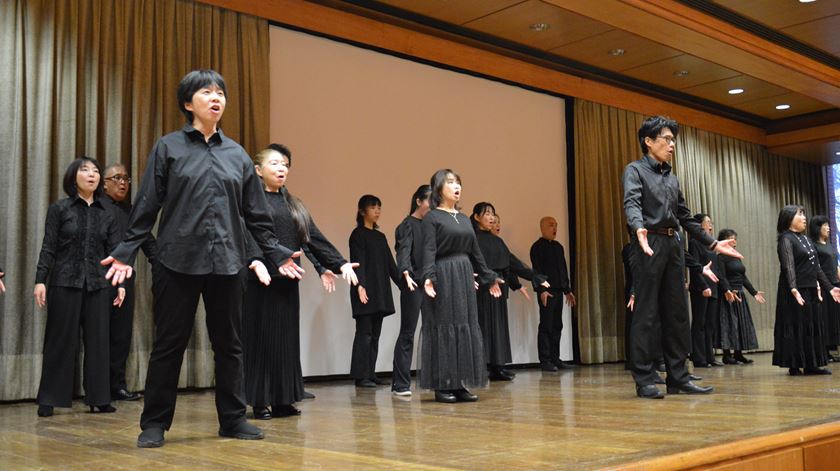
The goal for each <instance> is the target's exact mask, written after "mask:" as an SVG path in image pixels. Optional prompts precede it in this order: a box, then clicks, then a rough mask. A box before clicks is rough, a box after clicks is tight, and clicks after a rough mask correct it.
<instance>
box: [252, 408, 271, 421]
mask: <svg viewBox="0 0 840 471" xmlns="http://www.w3.org/2000/svg"><path fill="white" fill-rule="evenodd" d="M254 418H255V419H257V420H271V411H270V410H269V409H268V407H254Z"/></svg>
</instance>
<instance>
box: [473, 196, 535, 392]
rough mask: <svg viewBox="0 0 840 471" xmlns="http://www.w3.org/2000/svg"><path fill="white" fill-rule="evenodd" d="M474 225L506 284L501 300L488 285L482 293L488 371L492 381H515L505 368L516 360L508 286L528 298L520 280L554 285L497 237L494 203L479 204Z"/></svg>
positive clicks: (486, 258)
mask: <svg viewBox="0 0 840 471" xmlns="http://www.w3.org/2000/svg"><path fill="white" fill-rule="evenodd" d="M471 222H472V224H473V229H474V230H475V237H476V240H477V241H478V247H479V248H480V249H481V254H482V255H483V256H484V261H485V263H487V266H488V267H489V268H490V269H491V270H493V271H494V272H496V275H497V277H499V278H501V279H503V280H505V281H506V284H503V285H502V287H501V288H502V295H501V296H500V297H498V298H496V297H494V296H492V295H491V294H490V292H489V290H488V287H487V286H482V287H481V288H479V290H478V324H479V326H480V327H481V333H482V334H483V336H484V352H485V358H486V360H487V371H488V373H489V378H490V380H491V381H511V380H513V377H514V376H515V375H514V374H513V372H512V371H510V370H508V369H506V368H505V367H504V366H505V365H506V364H508V363H510V362H511V361H513V360H512V358H511V353H510V331H509V328H508V308H507V298H508V291H509V288H508V286H510V287H511V288H510V289H517V290H522V292H523V293H525V296H528V294H527V290H526V289H525V288H524V287H522V285H520V284H519V281H518V278H519V277H522V278H524V279H526V280H529V281H533V282H534V284H535V285H542V286H543V287H544V288H550V287H551V286H550V285H549V284H548V282H547V281H545V277H543V276H541V275H535V274H534V272H533V271H532V270H531V269H530V268H528V266H526V265H525V264H524V263H522V262H521V261H520V260H519V259H518V258H516V257H515V256H514V255H513V254H512V253H510V250H509V249H508V247H507V245H506V244H505V242H504V241H503V240H502V238H501V237H499V236H498V235H497V233H496V231H495V228H496V227H497V226H496V224H495V222H496V208H495V207H494V206H493V205H492V204H490V203H487V202H481V203H478V204H476V205H475V206H474V207H473V212H472V216H471ZM535 288H536V286H535Z"/></svg>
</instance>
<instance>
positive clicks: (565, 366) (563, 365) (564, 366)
mask: <svg viewBox="0 0 840 471" xmlns="http://www.w3.org/2000/svg"><path fill="white" fill-rule="evenodd" d="M554 365H555V366H556V367H557V369H560V370H573V369H575V368H577V365H575V364H574V363H569V362H567V361H563V360H558V361H556V362H554Z"/></svg>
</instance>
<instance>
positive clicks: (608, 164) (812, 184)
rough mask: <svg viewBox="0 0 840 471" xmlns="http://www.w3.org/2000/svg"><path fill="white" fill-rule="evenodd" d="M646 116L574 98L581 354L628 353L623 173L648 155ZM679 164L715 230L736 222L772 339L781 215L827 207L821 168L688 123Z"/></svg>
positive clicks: (765, 344)
mask: <svg viewBox="0 0 840 471" xmlns="http://www.w3.org/2000/svg"><path fill="white" fill-rule="evenodd" d="M644 119H645V116H643V115H641V114H638V113H633V112H630V111H625V110H620V109H617V108H613V107H610V106H605V105H600V104H597V103H593V102H589V101H586V100H575V103H574V140H575V197H576V211H577V221H576V223H577V226H576V227H575V231H576V232H575V233H576V237H577V266H578V269H577V280H576V286H577V291H578V303H579V304H578V319H579V338H580V351H581V360H582V361H583V362H584V363H602V362H610V361H619V360H623V359H624V306H623V301H624V291H623V290H624V270H623V267H622V261H621V248H622V247H623V245H624V244H625V243H626V242H627V240H628V235H627V231H626V229H625V224H626V222H625V218H624V209H623V202H622V198H623V194H622V186H621V175H622V172H623V170H624V167H625V166H626V165H627V164H628V163H630V162H631V161H633V160H636V159H638V158H639V157H640V156H641V149H640V147H639V142H638V138H637V134H636V133H637V131H638V129H639V126H641V124H642V122H643V121H644ZM676 149H677V150H676V155H675V157H674V168H675V172H676V174H677V176H678V177H679V179H680V185H681V188H682V191H683V195H684V196H685V199H686V201H687V203H688V207H689V208H691V209H692V211H694V212H695V213H699V212H703V213H708V214H710V215H711V216H712V219H713V221H714V224H715V231H716V232H717V231H718V230H720V229H723V228H731V229H735V230H736V231H737V232H738V250H740V251H741V253H743V254H744V256H745V260H744V263H745V264H746V266H747V276H748V277H749V278H750V280H751V281H752V283H753V285H755V287H756V288H757V289H759V290H762V291H764V292H765V293H766V295H767V300H768V302H767V303H766V304H764V305H759V304H758V303H756V302H755V301H754V300H752V299H750V301H749V303H750V308H751V309H752V314H753V320H754V322H755V327H756V331H757V333H758V342H759V345H760V348H761V350H772V349H773V323H774V316H775V297H776V283H777V279H778V276H779V262H778V259H777V256H776V219H777V217H778V213H779V210H780V209H781V207H782V206H784V205H785V204H792V203H798V204H802V205H803V206H805V207H806V208H808V211H809V214H811V215H813V214H815V213H820V212H823V211H824V206H825V205H824V197H825V195H824V182H823V178H822V171H821V168H820V167H818V166H814V165H809V164H807V163H803V162H799V161H796V160H792V159H788V158H785V157H781V156H778V155H772V154H769V153H768V152H767V150H766V149H765V148H763V147H762V146H759V145H757V144H751V143H748V142H744V141H740V140H738V139H733V138H730V137H726V136H722V135H719V134H715V133H711V132H707V131H703V130H700V129H696V128H692V127H690V126H681V127H680V134H679V136H678V138H677V146H676Z"/></svg>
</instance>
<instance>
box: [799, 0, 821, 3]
mask: <svg viewBox="0 0 840 471" xmlns="http://www.w3.org/2000/svg"><path fill="white" fill-rule="evenodd" d="M816 1H817V0H799V3H812V2H816Z"/></svg>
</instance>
